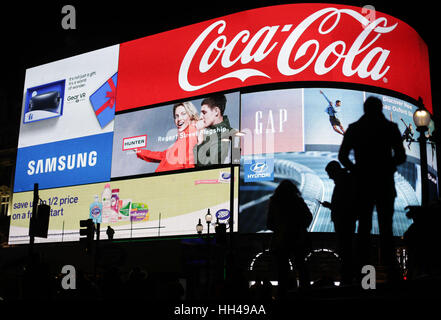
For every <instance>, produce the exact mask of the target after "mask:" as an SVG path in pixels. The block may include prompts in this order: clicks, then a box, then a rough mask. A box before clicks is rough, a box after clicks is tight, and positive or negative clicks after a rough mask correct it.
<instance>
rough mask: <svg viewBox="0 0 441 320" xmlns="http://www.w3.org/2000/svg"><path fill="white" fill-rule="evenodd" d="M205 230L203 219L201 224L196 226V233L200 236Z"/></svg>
mask: <svg viewBox="0 0 441 320" xmlns="http://www.w3.org/2000/svg"><path fill="white" fill-rule="evenodd" d="M203 229H204V226H203V225H202V223H201V219H200V218H199V222H198V224H197V225H196V231H197V232H198V234H201V233H202V230H203Z"/></svg>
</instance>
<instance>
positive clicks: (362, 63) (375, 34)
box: [178, 8, 398, 91]
mask: <svg viewBox="0 0 441 320" xmlns="http://www.w3.org/2000/svg"><path fill="white" fill-rule="evenodd" d="M343 17H345V18H343ZM344 19H351V20H352V23H353V22H354V21H355V22H356V23H358V24H359V25H360V26H361V28H354V30H353V33H354V37H352V38H351V40H350V41H348V40H347V39H341V40H337V41H333V42H331V43H329V42H328V43H326V44H322V43H321V41H320V40H321V37H324V36H327V35H330V34H332V33H333V31H334V32H335V30H336V28H337V27H338V26H340V27H341V26H342V24H344V23H345V22H342V21H343V20H344ZM318 23H319V24H318ZM317 25H318V26H317ZM397 25H398V23H395V24H393V25H388V20H387V18H386V17H378V18H376V19H368V18H366V17H365V16H363V15H362V14H360V13H359V12H357V11H354V10H352V9H347V8H345V9H337V8H324V9H321V10H318V11H316V12H314V13H313V14H311V15H309V16H308V17H307V18H306V19H304V20H303V21H302V22H300V23H299V24H297V25H296V26H293V25H292V24H285V25H283V26H282V25H273V26H264V27H262V28H261V29H259V30H258V31H257V32H255V33H253V34H252V33H251V32H250V31H249V30H241V31H240V32H235V33H233V34H231V32H230V33H228V32H227V31H228V30H227V29H228V26H227V22H226V21H225V20H218V21H215V22H213V23H212V24H211V25H210V26H208V27H207V28H206V29H205V30H204V31H203V32H202V33H201V34H200V35H199V36H198V37H197V38H196V40H194V42H193V43H192V44H191V46H190V47H189V49H188V50H187V52H186V54H185V56H184V58H183V60H182V62H181V65H180V69H179V75H178V82H179V86H180V87H181V88H182V89H183V90H185V91H196V90H199V89H202V88H205V87H207V86H210V85H212V84H215V83H217V82H219V81H222V80H226V79H230V78H236V79H239V80H241V81H242V82H245V81H246V80H247V79H249V78H252V77H265V78H269V79H271V73H273V72H279V73H280V74H281V75H283V76H287V77H292V76H295V75H297V74H300V73H302V72H304V71H305V70H313V72H314V73H315V74H316V75H317V76H321V75H325V74H327V73H329V72H330V71H332V70H334V69H337V68H341V70H340V71H341V73H342V74H343V75H344V76H345V77H352V76H354V75H356V76H358V77H359V78H361V79H365V78H370V79H372V80H374V81H376V80H379V79H381V78H383V77H384V76H385V75H386V73H387V72H388V71H389V69H390V65H388V63H387V59H388V57H389V54H390V50H388V49H387V48H383V47H381V46H376V42H377V40H378V39H379V38H380V37H381V36H382V35H384V34H387V33H389V32H391V31H393V30H394V29H395V28H396V27H397ZM306 33H307V34H308V36H307V37H305V36H304V35H305V34H306ZM281 34H283V35H287V36H284V37H281ZM311 34H313V35H315V36H314V37H312V36H310V35H311ZM302 36H303V37H302ZM333 36H334V38H336V39H339V34H335V35H333ZM213 38H214V39H213ZM280 39H283V41H280ZM271 58H272V61H274V65H272V66H270V67H268V65H267V63H266V64H265V63H264V62H267V61H266V60H268V59H271ZM296 62H297V63H296ZM214 69H216V70H217V71H216V72H214V73H213V76H212V77H211V73H210V71H213V70H214ZM219 70H222V71H221V72H220V71H219ZM274 70H276V71H274ZM190 74H192V75H193V77H192V79H190ZM194 74H199V75H203V76H204V77H203V78H204V80H203V81H200V80H199V78H198V77H195V76H194ZM207 78H208V80H206V79H207ZM198 80H199V83H198ZM287 80H288V79H287Z"/></svg>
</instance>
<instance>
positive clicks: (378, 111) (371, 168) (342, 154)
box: [338, 96, 406, 280]
mask: <svg viewBox="0 0 441 320" xmlns="http://www.w3.org/2000/svg"><path fill="white" fill-rule="evenodd" d="M382 110H383V103H382V102H381V100H380V99H378V98H376V97H372V96H371V97H368V98H367V99H366V101H365V103H364V115H363V116H362V117H361V118H360V119H359V120H358V121H356V122H354V123H352V124H351V125H349V127H348V129H347V131H346V134H345V136H344V138H343V142H342V144H341V146H340V151H339V155H338V159H339V161H340V163H341V164H342V165H343V166H344V167H346V168H347V169H349V170H350V171H351V172H352V173H353V174H354V177H355V180H356V189H357V201H358V204H359V208H358V219H359V225H358V239H357V240H358V241H357V242H358V243H357V245H358V248H357V250H358V260H359V261H358V263H359V264H360V265H359V267H360V268H361V267H362V266H363V265H366V264H370V254H369V251H370V233H371V229H372V214H373V209H374V206H375V207H376V209H377V217H378V225H379V231H380V252H381V255H380V258H381V261H382V263H383V265H384V266H385V267H386V270H387V277H388V280H393V279H394V277H395V276H396V275H397V273H396V266H395V264H396V262H395V258H394V246H393V229H392V222H393V214H394V202H395V197H396V190H395V182H394V173H395V171H396V168H397V166H398V165H399V164H401V163H403V162H405V161H406V153H405V150H404V147H403V142H402V139H401V134H400V131H399V129H398V126H397V125H396V124H395V123H393V122H391V121H389V120H387V119H386V118H385V116H384V115H383V112H382ZM351 150H353V152H354V158H355V163H354V162H352V161H351V160H350V158H349V153H350V151H351ZM394 262H395V263H394ZM359 270H360V269H359Z"/></svg>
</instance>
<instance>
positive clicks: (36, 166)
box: [27, 151, 98, 176]
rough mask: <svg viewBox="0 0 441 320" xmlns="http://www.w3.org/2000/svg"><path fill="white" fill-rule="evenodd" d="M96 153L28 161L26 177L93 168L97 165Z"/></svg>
mask: <svg viewBox="0 0 441 320" xmlns="http://www.w3.org/2000/svg"><path fill="white" fill-rule="evenodd" d="M97 157H98V153H97V152H96V151H90V152H83V153H77V154H69V155H61V156H58V157H52V158H46V159H38V160H30V161H29V162H28V170H27V174H28V175H30V176H31V175H34V174H41V173H49V172H55V171H64V170H66V169H67V170H73V169H77V168H85V167H94V166H95V165H96V163H97Z"/></svg>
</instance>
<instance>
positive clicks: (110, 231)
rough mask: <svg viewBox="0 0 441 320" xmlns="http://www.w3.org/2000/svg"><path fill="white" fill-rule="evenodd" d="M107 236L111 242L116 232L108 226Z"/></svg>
mask: <svg viewBox="0 0 441 320" xmlns="http://www.w3.org/2000/svg"><path fill="white" fill-rule="evenodd" d="M106 234H107V237H108V238H109V240H113V235H114V234H115V230H113V229H112V228H111V227H110V226H107V230H106Z"/></svg>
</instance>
